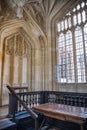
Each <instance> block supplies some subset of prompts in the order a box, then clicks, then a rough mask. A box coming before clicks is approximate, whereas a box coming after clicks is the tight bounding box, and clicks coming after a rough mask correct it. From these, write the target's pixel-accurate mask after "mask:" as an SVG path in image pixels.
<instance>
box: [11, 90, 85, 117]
mask: <svg viewBox="0 0 87 130" xmlns="http://www.w3.org/2000/svg"><path fill="white" fill-rule="evenodd" d="M17 95H18V96H19V97H20V99H21V100H22V101H23V102H24V103H25V104H26V105H27V107H28V108H30V109H33V106H35V105H38V104H42V103H46V102H56V103H59V104H66V105H71V106H80V107H87V93H74V92H56V91H34V92H24V93H17ZM9 104H10V105H9V115H13V114H14V113H17V112H19V111H23V110H25V108H24V107H23V105H22V104H21V102H20V101H19V100H17V99H16V98H15V97H14V96H13V95H12V94H9Z"/></svg>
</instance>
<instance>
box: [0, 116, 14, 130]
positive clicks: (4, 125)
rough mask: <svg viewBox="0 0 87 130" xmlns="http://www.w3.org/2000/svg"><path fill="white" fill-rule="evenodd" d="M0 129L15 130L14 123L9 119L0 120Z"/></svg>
mask: <svg viewBox="0 0 87 130" xmlns="http://www.w3.org/2000/svg"><path fill="white" fill-rule="evenodd" d="M0 130H16V123H14V122H12V121H10V120H7V119H6V120H0Z"/></svg>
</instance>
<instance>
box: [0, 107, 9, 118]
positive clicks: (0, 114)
mask: <svg viewBox="0 0 87 130" xmlns="http://www.w3.org/2000/svg"><path fill="white" fill-rule="evenodd" d="M7 115H8V106H2V107H0V119H4V118H6V117H7Z"/></svg>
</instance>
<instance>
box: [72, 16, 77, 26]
mask: <svg viewBox="0 0 87 130" xmlns="http://www.w3.org/2000/svg"><path fill="white" fill-rule="evenodd" d="M73 24H74V25H76V24H77V16H76V15H74V16H73Z"/></svg>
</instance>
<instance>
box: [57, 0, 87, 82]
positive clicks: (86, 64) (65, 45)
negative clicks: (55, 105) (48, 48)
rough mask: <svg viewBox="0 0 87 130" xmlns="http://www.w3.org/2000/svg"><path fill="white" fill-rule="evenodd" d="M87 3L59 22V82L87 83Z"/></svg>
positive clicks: (76, 7)
mask: <svg viewBox="0 0 87 130" xmlns="http://www.w3.org/2000/svg"><path fill="white" fill-rule="evenodd" d="M86 22H87V2H86V1H85V0H82V2H80V3H79V4H77V5H76V6H75V7H74V8H73V9H72V10H70V11H69V12H68V13H67V14H66V15H65V16H63V17H62V18H61V19H60V20H59V21H58V22H57V34H58V35H57V40H56V41H57V46H58V52H57V71H56V72H57V73H56V74H57V81H58V82H59V83H85V82H87V24H86Z"/></svg>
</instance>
